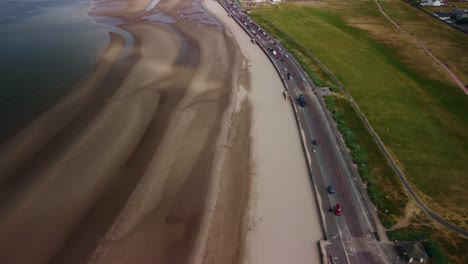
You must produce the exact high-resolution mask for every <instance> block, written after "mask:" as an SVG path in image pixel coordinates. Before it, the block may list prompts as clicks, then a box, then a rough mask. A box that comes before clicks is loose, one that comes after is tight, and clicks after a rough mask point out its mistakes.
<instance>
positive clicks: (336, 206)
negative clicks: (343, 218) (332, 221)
mask: <svg viewBox="0 0 468 264" xmlns="http://www.w3.org/2000/svg"><path fill="white" fill-rule="evenodd" d="M334 212H335V215H341V207H340V205H339V204H336V205H335V210H334Z"/></svg>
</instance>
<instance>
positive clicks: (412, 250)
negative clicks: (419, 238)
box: [398, 241, 429, 263]
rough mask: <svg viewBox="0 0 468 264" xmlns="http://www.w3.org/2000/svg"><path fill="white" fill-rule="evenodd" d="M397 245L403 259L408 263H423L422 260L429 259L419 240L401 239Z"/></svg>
mask: <svg viewBox="0 0 468 264" xmlns="http://www.w3.org/2000/svg"><path fill="white" fill-rule="evenodd" d="M398 245H399V247H400V252H401V253H402V255H403V259H404V260H406V261H408V263H413V262H419V263H423V262H424V261H427V260H429V257H428V256H427V254H426V251H424V247H423V245H422V244H421V242H415V241H401V242H400V243H398Z"/></svg>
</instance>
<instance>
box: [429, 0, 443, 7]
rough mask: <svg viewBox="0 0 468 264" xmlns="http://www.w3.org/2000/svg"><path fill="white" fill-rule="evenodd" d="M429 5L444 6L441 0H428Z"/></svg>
mask: <svg viewBox="0 0 468 264" xmlns="http://www.w3.org/2000/svg"><path fill="white" fill-rule="evenodd" d="M427 6H442V3H441V2H440V1H439V0H435V1H434V0H427Z"/></svg>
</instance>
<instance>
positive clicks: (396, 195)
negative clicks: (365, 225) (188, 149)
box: [325, 96, 408, 228]
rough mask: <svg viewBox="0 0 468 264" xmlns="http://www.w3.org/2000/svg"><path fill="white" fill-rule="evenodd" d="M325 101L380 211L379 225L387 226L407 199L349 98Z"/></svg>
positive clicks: (327, 99)
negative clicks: (380, 222)
mask: <svg viewBox="0 0 468 264" xmlns="http://www.w3.org/2000/svg"><path fill="white" fill-rule="evenodd" d="M325 102H326V103H327V107H328V109H329V110H330V111H331V112H332V113H333V118H334V120H335V122H336V124H337V127H338V129H339V130H340V133H341V135H342V136H343V138H344V140H345V142H346V145H347V147H348V148H349V150H350V153H351V156H352V158H353V161H354V162H355V163H356V165H357V166H358V171H359V174H360V175H361V178H362V179H363V181H364V183H365V184H366V185H367V192H368V194H369V197H370V199H371V200H372V202H373V203H374V205H375V206H376V207H377V208H378V209H379V211H380V212H382V213H380V214H379V217H380V219H381V221H382V223H383V225H384V226H385V227H386V228H390V227H391V226H393V225H394V224H395V223H396V222H397V221H398V220H399V219H400V218H401V217H402V216H403V215H404V209H405V206H406V203H407V201H408V197H407V195H406V194H405V192H404V190H403V187H402V186H401V183H400V182H399V179H398V178H397V176H396V175H395V174H394V172H393V170H392V168H391V167H390V165H389V164H388V163H387V161H386V159H385V156H384V155H383V154H382V152H381V151H380V149H379V148H378V146H377V144H376V143H375V141H374V140H373V139H372V137H371V135H370V134H369V132H368V131H367V130H366V128H365V126H364V124H363V123H362V121H361V120H360V118H359V116H358V115H357V113H356V112H355V111H354V109H353V108H352V106H351V104H350V103H349V101H348V100H346V99H344V98H342V97H341V96H326V97H325ZM385 211H386V213H384V212H385Z"/></svg>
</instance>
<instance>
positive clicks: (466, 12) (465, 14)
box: [434, 9, 468, 23]
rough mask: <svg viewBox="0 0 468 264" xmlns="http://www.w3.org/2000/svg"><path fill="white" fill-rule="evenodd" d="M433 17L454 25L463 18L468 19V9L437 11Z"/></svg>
mask: <svg viewBox="0 0 468 264" xmlns="http://www.w3.org/2000/svg"><path fill="white" fill-rule="evenodd" d="M434 16H435V17H437V18H439V19H440V20H444V21H446V22H448V23H454V22H455V21H459V20H462V19H464V18H467V19H468V9H455V10H452V11H450V12H444V11H437V12H435V13H434Z"/></svg>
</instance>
